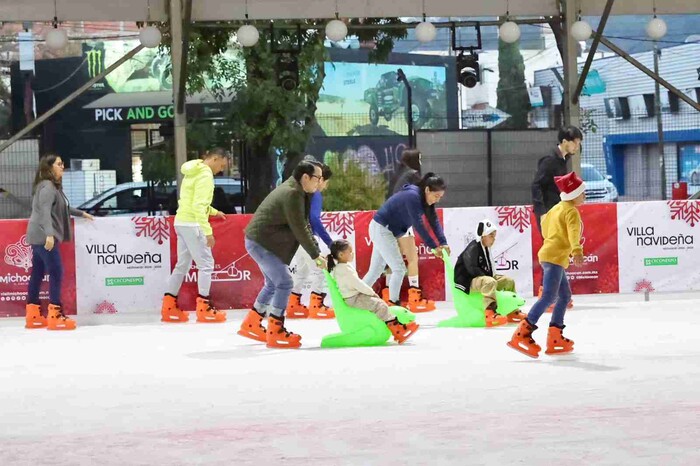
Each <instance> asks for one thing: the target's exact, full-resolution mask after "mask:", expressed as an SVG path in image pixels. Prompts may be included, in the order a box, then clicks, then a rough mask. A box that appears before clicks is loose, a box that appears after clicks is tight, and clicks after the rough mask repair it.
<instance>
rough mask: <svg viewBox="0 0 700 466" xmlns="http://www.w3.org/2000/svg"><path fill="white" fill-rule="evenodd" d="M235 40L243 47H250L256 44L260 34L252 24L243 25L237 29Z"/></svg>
mask: <svg viewBox="0 0 700 466" xmlns="http://www.w3.org/2000/svg"><path fill="white" fill-rule="evenodd" d="M236 39H237V40H238V43H239V44H241V45H242V46H243V47H252V46H254V45H255V44H257V43H258V40H259V39H260V32H259V31H258V28H256V27H255V26H253V25H252V24H244V25H243V26H241V27H239V28H238V32H236Z"/></svg>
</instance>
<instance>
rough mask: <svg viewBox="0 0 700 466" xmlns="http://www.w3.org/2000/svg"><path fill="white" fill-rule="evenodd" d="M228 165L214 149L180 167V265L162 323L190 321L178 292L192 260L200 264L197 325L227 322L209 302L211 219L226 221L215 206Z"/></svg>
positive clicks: (220, 151) (177, 228) (170, 284)
mask: <svg viewBox="0 0 700 466" xmlns="http://www.w3.org/2000/svg"><path fill="white" fill-rule="evenodd" d="M227 164H228V156H227V153H226V151H225V150H224V149H219V148H217V149H212V150H210V151H209V152H207V153H206V154H204V156H203V157H202V159H198V160H190V161H188V162H185V163H184V164H183V165H182V167H181V168H180V172H181V173H182V174H183V175H184V177H183V180H182V186H181V187H180V199H179V200H178V208H177V214H176V215H175V223H174V226H175V233H176V234H177V264H176V265H175V269H174V270H173V273H172V274H171V275H170V279H169V280H168V291H167V292H166V293H165V295H164V296H163V307H162V309H161V320H162V321H163V322H187V320H188V317H187V313H185V312H183V311H182V310H181V309H179V308H178V307H177V293H178V292H179V291H180V286H182V281H183V280H184V279H185V275H186V274H187V272H188V271H189V270H190V266H191V265H192V260H193V259H194V262H195V264H197V270H198V272H199V273H198V280H197V286H198V288H199V296H197V322H225V321H226V313H225V312H224V311H219V310H216V309H214V308H213V307H212V306H211V305H210V303H209V290H210V288H211V274H212V272H213V271H214V256H213V255H212V252H211V250H212V248H213V247H214V234H213V232H212V228H211V225H210V224H209V217H210V216H212V217H213V216H215V217H220V218H226V215H224V213H223V212H219V211H218V210H216V209H214V208H213V207H212V206H211V201H212V198H213V197H214V174H216V173H219V172H221V171H222V170H224V169H225V168H226V165H227Z"/></svg>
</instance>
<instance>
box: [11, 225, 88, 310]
mask: <svg viewBox="0 0 700 466" xmlns="http://www.w3.org/2000/svg"><path fill="white" fill-rule="evenodd" d="M27 223H28V222H27V220H0V252H1V253H2V259H3V260H2V261H0V317H16V316H24V313H25V309H24V306H25V304H26V303H27V288H28V286H29V277H30V275H31V272H32V247H31V246H30V245H28V244H27V237H26V233H27ZM78 224H80V222H78ZM59 250H60V252H61V259H62V262H63V285H62V289H61V301H62V302H61V304H62V305H63V310H64V312H65V313H66V314H75V313H76V303H75V292H76V286H75V247H74V244H73V243H72V242H70V243H60V245H59ZM48 280H49V276H48V274H47V275H45V276H44V280H43V282H42V284H41V293H40V295H39V298H40V299H41V301H42V305H43V307H44V309H45V308H46V302H48V299H49V288H48V286H49V282H48Z"/></svg>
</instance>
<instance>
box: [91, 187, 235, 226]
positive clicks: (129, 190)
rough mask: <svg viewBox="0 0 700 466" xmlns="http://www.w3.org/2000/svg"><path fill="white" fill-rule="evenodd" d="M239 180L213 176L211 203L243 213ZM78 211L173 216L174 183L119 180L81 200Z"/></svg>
mask: <svg viewBox="0 0 700 466" xmlns="http://www.w3.org/2000/svg"><path fill="white" fill-rule="evenodd" d="M243 204H244V198H243V185H242V183H241V180H235V179H232V178H223V177H216V178H214V199H213V201H212V206H213V207H214V208H215V209H217V210H220V211H222V212H224V213H226V214H233V213H240V212H242V206H243ZM78 208H79V209H80V210H84V211H85V212H87V213H89V214H92V215H95V216H97V217H106V216H137V215H153V214H159V215H165V214H170V215H174V214H175V212H176V211H177V185H176V183H175V182H172V183H170V184H167V185H164V186H163V185H160V186H149V185H148V183H147V182H145V181H135V182H132V183H122V184H118V185H116V186H115V187H113V188H111V189H108V190H107V191H105V192H103V193H102V194H100V195H98V196H96V197H93V198H92V199H90V200H89V201H87V202H85V203H83V204H82V205H81V206H80V207H78Z"/></svg>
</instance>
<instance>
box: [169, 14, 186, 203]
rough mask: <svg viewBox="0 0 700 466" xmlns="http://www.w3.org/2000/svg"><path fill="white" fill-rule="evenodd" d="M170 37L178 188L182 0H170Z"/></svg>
mask: <svg viewBox="0 0 700 466" xmlns="http://www.w3.org/2000/svg"><path fill="white" fill-rule="evenodd" d="M170 37H171V38H172V44H171V45H170V53H171V57H172V64H173V68H172V74H173V100H174V104H175V105H174V107H175V115H174V118H173V120H174V121H173V132H174V138H175V173H176V174H177V187H178V190H179V189H180V187H181V186H182V173H180V170H179V168H180V167H181V166H182V164H184V163H185V162H186V161H187V113H186V111H187V108H186V106H185V105H184V103H182V102H180V99H184V98H185V96H184V95H180V92H179V89H180V81H181V80H182V79H183V78H184V76H183V75H182V62H183V56H182V52H183V39H182V0H170ZM180 110H181V111H180Z"/></svg>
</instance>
